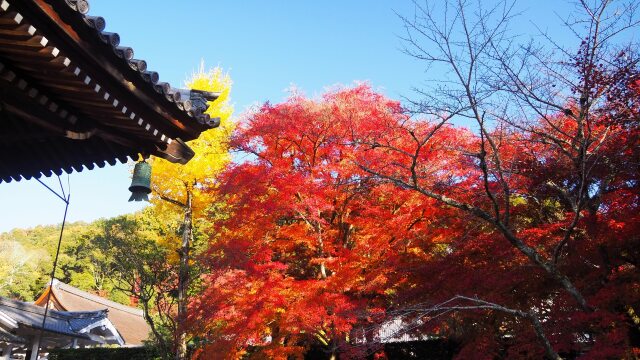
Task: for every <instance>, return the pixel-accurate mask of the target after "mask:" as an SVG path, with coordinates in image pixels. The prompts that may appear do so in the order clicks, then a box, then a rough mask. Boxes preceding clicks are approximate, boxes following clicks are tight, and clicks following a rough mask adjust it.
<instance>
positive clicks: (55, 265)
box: [36, 175, 71, 357]
mask: <svg viewBox="0 0 640 360" xmlns="http://www.w3.org/2000/svg"><path fill="white" fill-rule="evenodd" d="M36 180H38V182H39V183H40V184H42V185H43V186H44V187H46V188H47V189H49V191H51V192H52V193H53V194H54V195H56V196H57V197H58V198H60V199H61V200H62V201H64V203H65V207H64V216H63V217H62V226H61V227H60V236H59V238H58V248H57V249H56V257H55V258H54V260H53V268H52V269H51V276H50V279H49V291H48V292H47V301H46V304H45V307H44V316H43V317H42V327H41V328H40V334H39V335H38V350H37V351H38V353H37V354H36V357H37V356H38V354H40V349H41V347H42V334H43V332H44V328H45V325H46V322H47V315H48V313H49V302H50V301H51V292H52V286H53V279H54V278H55V274H56V268H57V267H58V257H59V256H60V246H61V245H62V234H63V233H64V226H65V225H66V223H67V211H68V210H69V201H70V200H71V186H70V185H69V175H67V186H68V190H69V194H68V195H67V194H65V191H64V188H63V187H62V181H61V180H60V176H58V183H59V184H60V189H61V190H62V194H63V195H60V194H58V193H57V192H55V191H54V190H53V189H51V188H50V187H49V186H47V184H45V183H43V182H42V181H41V180H40V179H36ZM65 196H66V197H65Z"/></svg>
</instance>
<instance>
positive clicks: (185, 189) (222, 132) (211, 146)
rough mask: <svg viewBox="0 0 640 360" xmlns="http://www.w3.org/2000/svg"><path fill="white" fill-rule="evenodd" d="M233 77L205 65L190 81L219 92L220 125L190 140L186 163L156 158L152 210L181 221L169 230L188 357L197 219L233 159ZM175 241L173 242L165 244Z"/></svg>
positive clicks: (212, 105) (215, 111)
mask: <svg viewBox="0 0 640 360" xmlns="http://www.w3.org/2000/svg"><path fill="white" fill-rule="evenodd" d="M231 84H232V83H231V78H230V76H229V75H228V74H227V73H225V72H223V71H222V70H221V69H220V68H218V67H216V68H213V69H211V70H209V71H205V70H204V66H203V65H201V66H200V69H199V70H198V71H197V72H195V73H194V74H193V75H192V76H191V78H190V79H189V80H188V81H187V82H186V86H187V87H188V88H189V89H193V90H204V91H209V92H216V93H219V96H218V98H217V99H216V100H214V101H212V102H209V104H208V105H209V107H208V109H207V111H206V113H207V114H209V115H210V116H211V118H216V117H217V118H220V126H219V127H217V128H214V129H210V130H207V131H205V132H203V133H202V134H201V135H200V137H199V138H197V139H195V140H192V141H190V142H188V143H187V144H188V145H189V147H190V148H191V149H192V150H193V151H194V152H195V156H194V157H193V158H192V159H191V160H190V161H189V162H188V163H187V164H185V165H180V164H174V163H171V162H169V161H167V160H164V159H161V158H153V159H151V160H150V161H151V163H152V167H153V171H152V175H151V184H152V190H153V192H152V197H151V202H152V204H153V211H154V213H155V215H156V216H157V217H158V218H161V219H165V220H166V221H165V223H166V224H170V223H176V219H179V220H178V221H177V223H178V226H177V227H176V231H175V232H174V234H176V236H168V237H167V241H168V242H171V241H174V242H175V243H174V244H173V247H174V249H173V250H174V251H175V253H177V255H178V257H177V259H176V260H177V262H178V263H177V264H174V265H175V266H178V267H179V273H178V281H177V282H178V283H177V291H176V296H177V319H176V320H177V321H176V323H177V329H178V331H177V334H175V341H176V344H175V348H176V349H175V350H176V358H178V359H184V358H185V357H186V352H187V347H186V344H187V337H186V333H185V330H184V326H183V324H184V322H185V320H186V317H187V302H188V290H189V286H190V283H191V271H190V267H191V264H190V261H191V257H192V256H191V252H192V247H193V237H194V224H202V223H206V221H199V220H202V219H203V217H204V215H205V214H206V210H207V208H209V207H210V206H211V205H212V204H213V203H215V202H216V201H215V199H213V198H212V197H211V195H210V194H211V192H210V191H207V190H210V189H211V188H212V187H215V186H216V184H215V177H216V174H217V173H219V172H220V171H221V170H222V169H224V168H225V166H226V165H227V164H228V163H229V161H230V154H229V152H228V140H229V136H230V135H231V132H232V131H233V128H234V123H233V122H232V121H231V115H232V113H233V106H232V105H231V104H230V102H229V94H230V91H231ZM164 245H165V246H171V245H172V244H164Z"/></svg>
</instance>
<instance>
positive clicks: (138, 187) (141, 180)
mask: <svg viewBox="0 0 640 360" xmlns="http://www.w3.org/2000/svg"><path fill="white" fill-rule="evenodd" d="M129 191H131V197H130V198H129V201H142V200H145V201H149V196H148V195H149V193H150V192H151V165H149V163H147V162H146V161H144V160H143V161H140V162H138V163H137V164H136V166H135V167H134V168H133V178H132V179H131V186H129Z"/></svg>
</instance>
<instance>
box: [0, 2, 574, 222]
mask: <svg viewBox="0 0 640 360" xmlns="http://www.w3.org/2000/svg"><path fill="white" fill-rule="evenodd" d="M559 2H560V1H551V0H545V1H522V2H521V3H520V5H519V7H520V9H522V10H523V11H524V14H523V15H522V17H521V18H520V20H519V21H518V22H517V23H516V26H518V27H519V28H518V31H519V32H522V33H527V32H531V31H533V26H532V24H533V23H537V24H538V26H540V27H542V28H550V29H552V30H553V29H557V26H556V24H557V23H558V20H557V18H556V17H555V15H554V11H557V12H563V13H566V10H567V9H568V7H567V6H566V5H563V6H562V8H559V6H558V5H557V3H559ZM90 6H91V8H90V14H91V15H100V16H103V17H104V18H105V19H106V21H107V31H112V32H117V33H119V34H120V37H121V44H123V45H127V46H131V47H133V49H134V51H135V57H136V58H140V59H145V60H146V61H147V63H148V66H149V69H150V70H155V71H158V72H159V74H160V78H161V80H162V81H169V82H170V83H172V84H173V85H174V86H177V85H180V86H181V85H183V82H184V80H185V79H186V78H187V77H188V75H189V74H191V72H192V71H193V70H195V69H196V68H197V67H198V65H199V63H200V61H201V60H203V61H204V62H205V65H206V66H207V67H210V66H221V67H222V68H223V69H225V70H227V71H228V72H229V73H230V75H231V77H232V79H233V81H234V86H233V90H232V101H233V103H234V104H235V108H236V116H239V115H240V114H241V113H242V112H243V111H244V110H245V109H246V108H247V107H248V106H251V105H253V104H260V103H263V102H264V101H267V100H268V101H271V102H279V101H282V100H283V99H284V98H286V96H287V92H286V89H288V88H290V87H291V86H292V85H295V86H296V87H297V88H299V89H301V90H302V91H303V92H304V93H306V94H307V95H310V96H314V95H317V94H320V93H322V92H323V90H324V89H325V88H326V87H329V86H332V85H336V84H352V83H353V82H354V81H369V82H370V83H371V85H372V86H373V87H374V88H376V89H378V90H380V91H382V92H383V93H385V94H386V95H387V96H389V97H392V98H398V99H399V98H400V97H401V96H412V93H411V87H412V86H416V85H419V83H420V81H421V79H423V78H424V77H425V76H424V73H423V69H422V66H421V64H420V63H419V62H417V61H415V60H414V59H412V58H410V57H408V56H406V55H404V54H403V53H402V52H401V51H400V50H399V49H400V47H401V41H400V40H399V39H398V35H399V34H401V33H402V23H401V21H400V20H399V19H398V17H397V16H396V15H395V13H394V11H396V12H398V13H402V14H405V15H410V14H412V13H413V5H412V3H411V1H408V0H395V1H391V0H389V1H381V0H380V1H376V0H349V1H346V0H329V1H284V0H279V1H258V0H252V1H233V0H225V1H205V0H200V1H195V0H192V1H163V0H156V1H143V0H138V1H134V0H91V1H90ZM44 181H45V182H48V183H50V184H54V185H55V186H56V187H57V186H58V185H57V179H56V178H49V179H44ZM69 181H70V184H71V194H72V195H71V206H70V208H69V216H68V218H69V220H70V221H77V220H84V221H91V220H94V219H97V218H100V217H110V216H114V215H117V214H123V213H127V212H132V211H135V210H137V209H140V208H141V203H128V202H127V199H128V197H129V191H128V190H127V188H128V186H129V183H130V178H129V167H128V166H127V165H117V166H114V167H107V168H104V169H96V170H93V171H87V170H85V171H83V172H82V173H74V174H71V175H70V176H69ZM63 182H64V183H65V184H66V175H64V177H63ZM0 200H1V202H2V204H1V206H0V232H1V231H6V230H10V229H12V228H15V227H33V226H36V225H38V224H55V223H59V222H60V221H61V218H62V214H63V210H64V204H63V203H62V202H61V201H60V200H59V199H57V198H55V197H54V196H53V195H51V194H50V193H49V192H48V191H47V190H46V189H44V187H42V186H41V185H40V184H38V183H37V182H36V181H34V180H31V181H24V180H23V181H20V182H18V183H15V182H13V183H9V184H6V183H1V184H0Z"/></svg>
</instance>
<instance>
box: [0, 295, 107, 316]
mask: <svg viewBox="0 0 640 360" xmlns="http://www.w3.org/2000/svg"><path fill="white" fill-rule="evenodd" d="M0 304H2V305H4V306H6V307H10V308H14V309H17V310H21V311H25V312H30V313H33V314H37V315H42V316H44V313H45V308H43V307H41V306H38V305H35V304H32V303H28V302H25V301H20V300H14V299H9V298H6V297H2V296H0ZM106 311H107V310H106V309H105V310H91V311H60V310H54V309H49V310H48V311H47V317H48V318H57V319H61V320H67V319H81V318H92V317H99V316H102V315H106V314H105V313H106Z"/></svg>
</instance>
